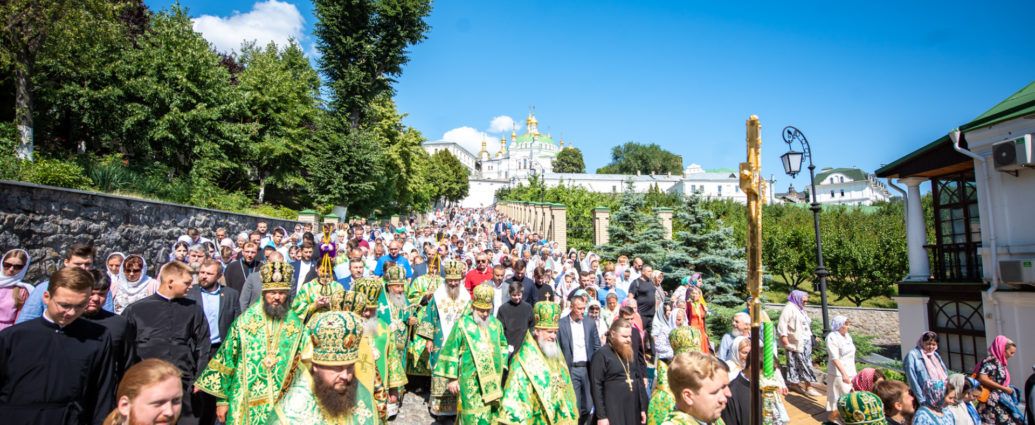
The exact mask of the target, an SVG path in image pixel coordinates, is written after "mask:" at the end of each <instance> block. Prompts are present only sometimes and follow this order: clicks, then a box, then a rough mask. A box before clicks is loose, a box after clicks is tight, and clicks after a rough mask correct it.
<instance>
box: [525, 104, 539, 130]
mask: <svg viewBox="0 0 1035 425" xmlns="http://www.w3.org/2000/svg"><path fill="white" fill-rule="evenodd" d="M525 125H527V126H528V134H529V135H532V136H538V135H539V120H537V119H535V106H533V107H531V108H529V111H528V118H527V119H525Z"/></svg>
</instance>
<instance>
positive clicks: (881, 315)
mask: <svg viewBox="0 0 1035 425" xmlns="http://www.w3.org/2000/svg"><path fill="white" fill-rule="evenodd" d="M766 306H767V307H768V308H776V309H779V308H783V304H766ZM805 311H806V312H807V313H808V314H809V317H811V318H813V319H815V320H817V321H818V320H823V313H822V311H821V310H820V308H819V305H816V304H809V305H806V306H805ZM827 311H828V314H829V315H830V319H831V320H833V319H834V316H837V315H842V316H845V317H847V318H848V321H849V326H850V328H849V332H851V333H853V334H862V335H869V336H872V337H873V343H874V344H876V345H880V346H898V345H899V344H900V341H901V336H900V335H899V330H898V310H896V309H889V308H868V307H828V308H827ZM773 320H776V319H775V318H773ZM917 336H919V335H917Z"/></svg>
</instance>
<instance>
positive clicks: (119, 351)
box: [83, 269, 136, 383]
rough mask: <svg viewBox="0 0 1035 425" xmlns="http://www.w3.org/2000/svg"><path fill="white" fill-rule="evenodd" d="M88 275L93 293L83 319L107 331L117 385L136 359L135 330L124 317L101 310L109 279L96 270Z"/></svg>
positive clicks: (109, 287)
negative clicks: (109, 336) (91, 282)
mask: <svg viewBox="0 0 1035 425" xmlns="http://www.w3.org/2000/svg"><path fill="white" fill-rule="evenodd" d="M90 273H92V274H93V278H94V283H93V292H92V293H91V294H90V300H89V302H88V303H87V304H86V311H85V312H83V319H86V320H89V321H91V322H94V323H97V324H99V325H101V326H104V327H105V328H107V329H108V334H109V335H111V356H112V358H113V359H114V360H115V364H114V365H113V367H112V374H113V376H114V377H115V378H114V379H115V382H116V383H118V382H120V381H122V375H123V374H124V373H125V372H126V369H129V365H130V363H132V362H133V359H134V358H136V329H134V328H133V326H131V325H130V324H129V321H127V320H126V318H125V317H122V316H119V315H117V314H115V313H112V312H110V311H108V310H105V309H104V308H103V307H104V301H105V300H106V299H107V298H108V291H109V290H110V289H111V278H109V277H108V276H107V275H106V274H104V273H103V272H101V271H99V270H96V269H94V270H92V271H91V272H90Z"/></svg>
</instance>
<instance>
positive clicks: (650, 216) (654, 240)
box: [600, 181, 672, 267]
mask: <svg viewBox="0 0 1035 425" xmlns="http://www.w3.org/2000/svg"><path fill="white" fill-rule="evenodd" d="M664 232H665V230H664V228H663V227H661V220H659V219H658V216H657V215H656V214H654V213H653V212H651V211H648V210H647V209H646V203H645V201H644V196H643V194H640V193H636V192H633V186H632V181H627V182H626V187H625V191H624V192H622V195H621V197H620V198H619V199H618V205H617V208H616V209H614V210H612V211H611V221H610V223H609V225H608V243H607V245H603V246H601V247H600V254H601V256H602V257H604V258H607V259H610V260H615V259H617V258H618V257H619V256H622V255H625V256H628V257H629V258H634V257H640V258H642V259H643V261H644V263H645V264H650V265H653V266H655V267H658V266H660V265H662V264H664V263H665V260H666V258H665V257H666V254H667V251H668V249H669V248H671V245H672V243H671V241H668V240H665V238H664V235H665V233H664Z"/></svg>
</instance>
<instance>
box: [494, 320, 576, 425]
mask: <svg viewBox="0 0 1035 425" xmlns="http://www.w3.org/2000/svg"><path fill="white" fill-rule="evenodd" d="M532 313H533V314H532V315H533V317H534V319H535V328H534V329H533V330H532V332H530V333H527V334H525V342H524V343H522V344H521V348H520V349H519V350H518V351H517V354H515V355H514V358H513V359H512V360H511V362H510V371H509V372H508V375H507V384H506V387H505V389H504V390H503V400H502V401H501V402H500V415H499V418H498V421H499V423H502V424H512V425H519V424H521V425H524V424H531V425H573V424H576V423H578V420H579V407H578V405H577V404H576V402H575V389H574V387H573V386H572V383H571V376H570V375H569V374H568V367H567V365H566V364H565V361H564V355H563V354H561V348H560V346H559V345H558V344H557V328H558V323H559V321H560V316H561V308H560V306H559V305H558V304H556V303H554V302H551V301H540V302H538V303H536V304H535V307H533V311H532Z"/></svg>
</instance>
